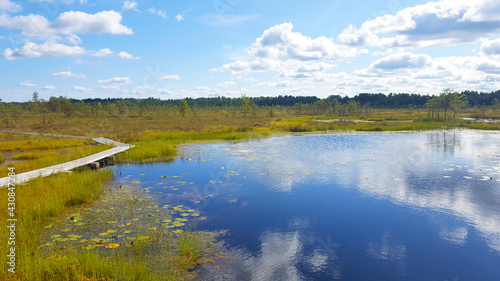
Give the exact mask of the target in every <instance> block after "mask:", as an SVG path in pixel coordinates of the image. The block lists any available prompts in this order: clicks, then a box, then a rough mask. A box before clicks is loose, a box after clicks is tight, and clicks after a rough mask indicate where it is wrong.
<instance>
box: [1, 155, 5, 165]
mask: <svg viewBox="0 0 500 281" xmlns="http://www.w3.org/2000/svg"><path fill="white" fill-rule="evenodd" d="M3 162H5V157H4V156H3V154H2V153H0V164H1V163H3Z"/></svg>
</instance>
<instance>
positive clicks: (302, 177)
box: [116, 131, 500, 281]
mask: <svg viewBox="0 0 500 281" xmlns="http://www.w3.org/2000/svg"><path fill="white" fill-rule="evenodd" d="M182 154H183V157H182V158H179V159H176V160H175V161H173V162H172V163H156V164H140V165H134V164H126V165H119V166H117V167H116V169H117V170H118V171H121V172H122V174H124V175H125V174H126V175H129V174H130V175H132V176H131V177H130V178H129V179H117V181H130V180H136V181H140V185H141V186H143V187H145V188H147V187H150V188H149V189H148V191H149V192H150V193H151V195H152V196H153V197H154V198H156V200H157V201H158V202H160V203H161V204H170V205H172V206H175V205H176V204H182V205H184V208H193V209H195V210H197V212H198V211H199V213H200V216H199V217H193V218H191V217H189V218H190V220H189V224H188V225H190V226H195V227H196V228H197V229H199V230H227V235H226V236H224V237H223V240H224V241H225V242H227V244H228V245H229V246H230V247H231V249H233V254H234V258H233V259H230V260H228V261H226V262H225V263H223V264H220V265H219V266H217V267H215V266H210V265H206V266H204V267H203V269H202V279H203V280H440V281H444V280H450V281H451V280H456V281H462V280H500V165H499V161H500V134H499V133H497V132H480V131H445V132H443V131H440V132H422V133H380V134H340V135H304V136H286V137H276V138H269V139H264V140H257V141H249V142H236V143H234V142H233V143H229V142H226V143H215V144H202V145H190V146H185V147H182ZM162 176H163V177H162ZM180 215H181V214H174V215H173V216H174V217H177V216H180Z"/></svg>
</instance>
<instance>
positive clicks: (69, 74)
mask: <svg viewBox="0 0 500 281" xmlns="http://www.w3.org/2000/svg"><path fill="white" fill-rule="evenodd" d="M52 76H55V77H63V78H87V75H85V74H81V73H73V72H71V71H63V72H56V73H52Z"/></svg>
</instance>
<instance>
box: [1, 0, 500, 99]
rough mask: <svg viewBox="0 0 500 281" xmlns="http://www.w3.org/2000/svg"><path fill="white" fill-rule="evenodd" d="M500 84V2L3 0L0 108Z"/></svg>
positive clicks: (459, 88) (485, 88)
mask: <svg viewBox="0 0 500 281" xmlns="http://www.w3.org/2000/svg"><path fill="white" fill-rule="evenodd" d="M446 88H451V89H454V90H457V91H462V90H476V91H488V92H489V91H496V90H499V89H500V1H498V0H475V1H470V0H468V1H461V0H453V1H449V0H442V1H435V2H428V1H422V0H405V1H403V0H379V1H375V0H361V1H355V0H354V1H340V0H334V1H326V0H316V1H298V0H287V1H282V0H276V1H269V0H267V1H261V0H252V1H250V0H184V1H180V0H177V1H147V0H146V1H140V0H138V1H117V0H108V1H97V0H25V1H17V0H0V99H2V100H3V101H6V102H10V101H16V102H22V101H28V100H30V99H31V97H32V94H33V92H35V91H37V92H38V93H39V97H40V98H42V99H48V98H50V97H51V96H67V97H69V98H75V99H83V98H107V97H114V98H129V97H133V98H148V97H155V98H160V99H180V98H185V97H192V98H196V97H217V96H225V97H240V96H241V95H247V96H250V97H255V96H278V95H314V96H317V97H320V98H324V97H327V96H329V95H342V96H344V95H348V96H354V95H356V94H358V93H385V94H388V93H391V92H393V93H399V92H406V93H419V94H438V93H439V92H441V91H442V90H443V89H446Z"/></svg>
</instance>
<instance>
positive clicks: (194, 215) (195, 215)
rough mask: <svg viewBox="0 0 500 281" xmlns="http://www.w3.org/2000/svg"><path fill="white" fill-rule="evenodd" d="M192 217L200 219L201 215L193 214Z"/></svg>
mask: <svg viewBox="0 0 500 281" xmlns="http://www.w3.org/2000/svg"><path fill="white" fill-rule="evenodd" d="M191 216H192V217H199V216H200V214H191Z"/></svg>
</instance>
